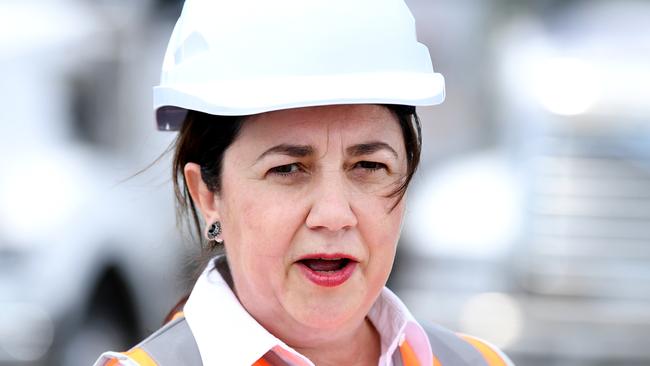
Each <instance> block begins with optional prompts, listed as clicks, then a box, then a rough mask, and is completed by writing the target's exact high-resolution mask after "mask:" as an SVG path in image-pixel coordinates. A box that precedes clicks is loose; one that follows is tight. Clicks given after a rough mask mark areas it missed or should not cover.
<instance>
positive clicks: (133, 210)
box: [0, 0, 186, 366]
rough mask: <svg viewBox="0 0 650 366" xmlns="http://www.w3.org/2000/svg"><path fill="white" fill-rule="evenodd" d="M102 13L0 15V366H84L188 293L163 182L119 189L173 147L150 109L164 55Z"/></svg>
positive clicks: (131, 9)
mask: <svg viewBox="0 0 650 366" xmlns="http://www.w3.org/2000/svg"><path fill="white" fill-rule="evenodd" d="M122 5H123V6H125V7H126V6H128V8H124V9H121V11H119V12H118V13H119V14H129V16H131V17H137V16H138V14H140V15H141V13H142V11H140V13H139V12H138V11H139V10H142V9H139V8H138V6H136V5H129V4H128V2H126V3H123V4H122ZM140 7H142V5H140ZM106 10H107V9H101V8H99V7H97V6H94V7H92V6H91V5H90V4H88V3H87V2H78V1H63V2H41V1H25V0H21V1H9V2H3V3H2V4H0V24H1V25H0V27H2V29H1V31H0V52H1V53H0V80H2V81H1V82H0V365H5V364H7V365H23V364H25V365H27V364H29V365H41V364H48V365H50V364H54V365H73V366H74V365H89V364H92V362H93V361H94V359H95V358H96V357H97V356H98V355H99V353H100V352H102V351H104V350H106V349H108V348H111V349H115V350H124V349H126V348H127V347H128V346H129V345H132V344H134V342H135V341H136V340H137V339H139V338H140V337H142V336H143V335H145V334H146V333H148V332H149V331H152V330H155V329H156V328H158V327H159V326H160V324H161V322H162V321H163V318H164V315H165V314H166V311H168V310H170V309H171V307H172V306H173V305H174V303H175V302H176V301H177V300H178V299H179V298H180V295H181V294H182V291H183V288H182V287H183V286H182V285H183V284H182V281H181V278H180V276H179V274H180V272H181V266H182V265H183V264H184V262H185V261H186V257H184V252H185V251H184V247H183V245H182V244H181V239H180V237H179V235H178V234H177V231H178V230H177V229H176V227H175V220H174V205H173V201H172V192H171V182H170V181H169V178H168V174H169V173H168V171H169V170H168V169H163V170H162V171H161V169H160V168H159V167H158V168H156V167H154V168H153V169H152V170H150V171H147V172H145V173H143V174H142V175H139V176H136V177H134V178H132V179H127V178H129V177H130V176H131V175H133V174H134V173H136V172H137V171H138V170H139V169H141V168H144V167H145V166H146V165H147V164H148V163H149V162H151V160H153V159H154V158H155V157H156V156H157V155H158V154H159V153H161V152H163V151H164V149H165V148H166V147H167V145H168V143H169V142H170V139H171V138H172V137H173V136H171V135H163V134H159V133H158V134H156V132H154V124H153V119H152V115H151V112H150V101H149V100H148V99H147V97H148V96H149V95H150V89H149V88H150V85H152V84H153V82H154V80H155V77H156V76H155V75H156V71H155V69H154V68H147V67H148V65H147V62H148V60H150V59H151V58H153V57H155V56H158V55H157V54H156V53H155V52H151V49H156V48H158V47H160V49H161V50H162V49H163V48H162V45H159V44H149V47H151V49H146V50H141V51H139V52H135V51H134V49H136V48H133V49H129V45H131V46H133V44H137V42H142V43H143V44H147V43H145V42H143V41H144V39H139V38H138V37H137V36H133V35H130V36H129V42H130V43H126V44H124V43H119V42H117V41H118V40H119V38H120V37H122V36H124V34H122V33H121V32H124V29H126V30H128V31H131V32H132V31H134V29H132V28H130V29H129V27H133V25H132V24H136V23H137V22H133V21H132V20H129V19H126V18H128V16H125V15H121V16H120V17H121V19H119V22H118V21H116V19H110V14H108V13H107V12H106ZM109 10H110V9H109ZM118 10H120V9H118ZM143 18H144V17H143ZM120 22H121V23H120ZM141 26H142V27H143V28H144V27H145V26H146V24H142V25H141ZM135 34H136V35H137V33H135ZM147 36H150V37H151V34H150V32H149V33H147V32H142V33H140V37H142V38H145V37H147ZM161 40H162V37H161ZM161 42H162V41H161ZM143 55H146V56H143ZM139 57H142V59H139ZM149 69H151V70H152V72H149V71H147V70H149ZM143 70H144V71H143ZM140 94H141V96H139V95H140ZM149 132H151V135H148V133H149ZM160 164H161V165H162V166H164V167H165V168H167V167H168V164H169V162H167V161H162V162H161V163H160ZM122 179H127V180H126V181H125V182H120V180H122Z"/></svg>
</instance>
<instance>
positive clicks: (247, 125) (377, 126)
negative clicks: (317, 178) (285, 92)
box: [238, 104, 402, 145]
mask: <svg viewBox="0 0 650 366" xmlns="http://www.w3.org/2000/svg"><path fill="white" fill-rule="evenodd" d="M332 138H334V139H336V138H339V139H340V141H342V142H344V143H355V141H356V140H384V141H386V142H391V143H394V144H397V143H399V142H400V141H401V140H402V133H401V128H400V126H399V122H398V119H397V117H396V116H395V115H394V114H393V113H392V112H391V111H390V110H389V109H388V108H386V107H384V106H380V105H368V104H362V105H361V104H360V105H333V106H318V107H308V108H295V109H287V110H281V111H273V112H267V113H262V114H258V115H254V116H251V117H249V118H248V119H247V120H246V122H244V125H243V126H242V129H241V131H240V134H239V137H238V140H239V139H242V140H249V141H255V142H257V143H260V144H265V143H277V142H279V141H280V140H281V142H283V143H297V142H299V143H301V144H315V145H318V144H320V143H322V141H323V139H327V141H329V140H330V139H332Z"/></svg>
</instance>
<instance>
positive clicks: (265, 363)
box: [252, 357, 271, 366]
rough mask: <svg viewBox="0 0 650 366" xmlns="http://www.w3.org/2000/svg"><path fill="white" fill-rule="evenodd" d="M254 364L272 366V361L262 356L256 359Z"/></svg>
mask: <svg viewBox="0 0 650 366" xmlns="http://www.w3.org/2000/svg"><path fill="white" fill-rule="evenodd" d="M252 366H271V364H270V363H268V362H267V361H266V360H265V359H264V357H262V358H260V359H259V360H257V361H255V363H254V364H253V365H252Z"/></svg>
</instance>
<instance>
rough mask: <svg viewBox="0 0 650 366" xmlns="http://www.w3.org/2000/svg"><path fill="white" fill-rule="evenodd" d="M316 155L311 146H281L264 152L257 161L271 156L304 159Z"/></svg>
mask: <svg viewBox="0 0 650 366" xmlns="http://www.w3.org/2000/svg"><path fill="white" fill-rule="evenodd" d="M313 153H314V148H313V147H311V146H309V145H290V144H280V145H276V146H273V147H272V148H270V149H268V150H266V151H264V152H263V153H262V154H261V155H260V156H259V157H258V158H257V160H258V161H259V160H260V159H262V158H263V157H265V156H266V155H269V154H282V155H288V156H293V157H298V158H302V157H305V156H308V155H311V154H313Z"/></svg>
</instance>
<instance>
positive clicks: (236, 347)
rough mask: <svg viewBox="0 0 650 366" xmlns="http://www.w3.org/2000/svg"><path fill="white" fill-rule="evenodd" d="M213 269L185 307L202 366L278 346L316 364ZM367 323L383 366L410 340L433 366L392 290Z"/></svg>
mask: <svg viewBox="0 0 650 366" xmlns="http://www.w3.org/2000/svg"><path fill="white" fill-rule="evenodd" d="M213 269H214V261H210V264H209V265H208V266H207V267H206V269H205V270H204V271H203V274H201V276H200V277H199V279H198V280H197V282H196V284H195V286H194V289H193V290H192V293H191V295H190V297H189V299H188V301H187V303H186V304H185V308H184V314H185V319H186V320H187V323H188V325H189V327H190V330H191V331H192V334H193V335H194V339H195V340H196V343H197V346H198V348H199V352H200V353H201V360H202V361H203V365H204V366H217V365H252V364H254V363H255V362H256V361H257V360H258V359H260V358H261V357H262V356H263V355H264V354H265V353H266V352H268V351H269V350H270V349H272V348H273V347H275V346H279V347H282V348H284V349H285V350H287V351H289V352H291V353H293V354H295V355H296V356H298V357H299V358H300V359H302V360H304V361H305V364H306V365H313V363H311V362H310V361H309V360H308V359H307V358H306V357H304V356H302V355H301V354H299V353H298V352H296V351H295V350H293V349H292V348H291V347H289V346H287V345H286V344H285V343H284V342H282V341H281V340H279V339H278V338H276V337H275V336H273V335H272V334H271V333H269V332H268V331H267V330H266V329H265V328H264V327H262V326H261V325H260V324H259V323H258V322H257V321H256V320H255V319H254V318H253V317H252V316H251V315H250V314H249V313H248V312H247V311H246V310H245V309H244V308H243V307H242V306H241V304H240V302H239V300H238V299H237V297H236V296H235V294H234V293H233V292H232V290H231V289H230V287H229V286H228V284H227V283H226V281H225V280H224V279H223V277H222V276H221V274H219V272H218V271H216V270H213ZM368 318H369V319H370V321H372V323H373V325H374V326H375V328H376V329H377V331H378V332H379V334H380V336H381V352H382V355H381V357H380V360H379V365H382V366H383V365H391V355H392V354H393V352H395V351H396V350H397V347H399V346H400V345H401V342H403V341H404V339H408V342H409V344H410V345H411V348H413V350H414V351H415V353H416V355H417V357H418V358H419V360H420V362H421V364H423V365H431V364H432V362H433V360H432V357H431V347H430V345H429V341H428V338H427V336H426V333H425V332H424V330H423V329H422V328H421V327H420V325H419V324H418V323H417V322H416V321H415V319H414V318H413V316H412V315H411V313H410V312H409V311H408V309H406V306H405V305H404V304H403V303H402V302H401V301H400V300H399V298H398V297H397V296H396V295H395V294H393V293H392V292H391V291H390V290H389V289H388V288H384V289H383V290H382V292H381V294H380V295H379V298H378V299H377V301H376V302H375V304H374V305H373V306H372V308H371V309H370V312H369V313H368Z"/></svg>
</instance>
